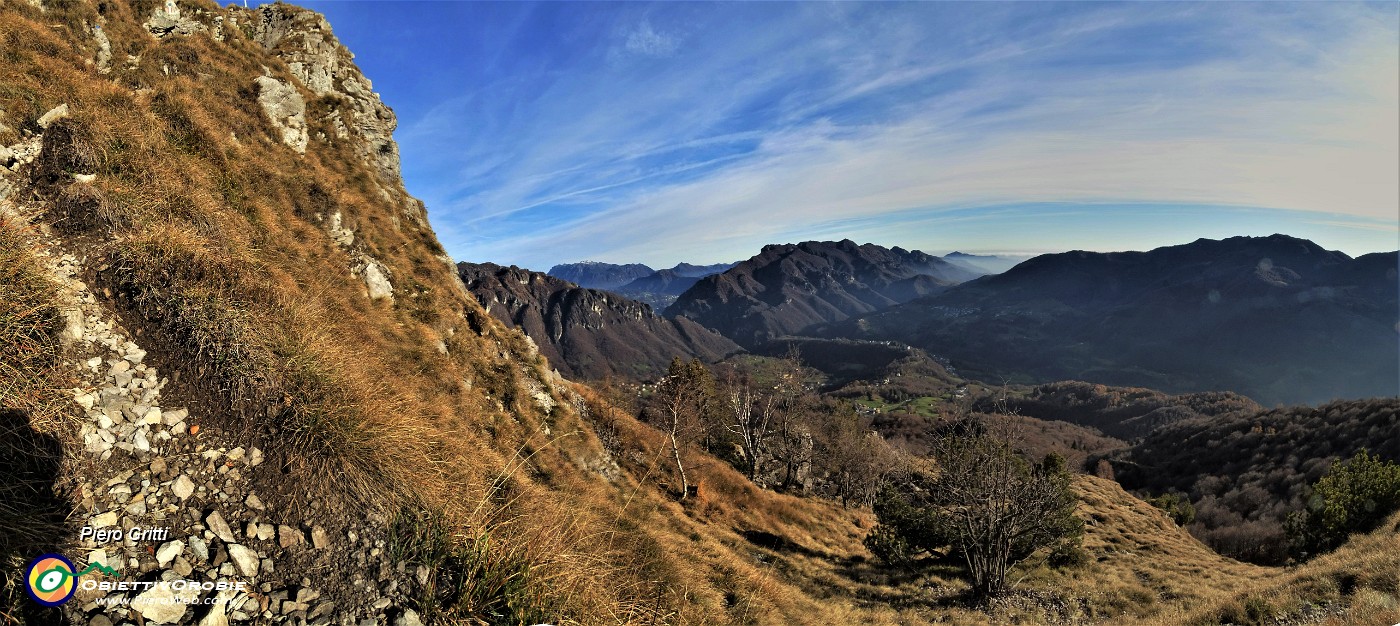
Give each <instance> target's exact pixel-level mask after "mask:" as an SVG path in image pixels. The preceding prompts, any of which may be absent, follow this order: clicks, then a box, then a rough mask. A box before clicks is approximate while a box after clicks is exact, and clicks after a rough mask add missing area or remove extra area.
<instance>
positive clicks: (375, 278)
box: [364, 262, 394, 300]
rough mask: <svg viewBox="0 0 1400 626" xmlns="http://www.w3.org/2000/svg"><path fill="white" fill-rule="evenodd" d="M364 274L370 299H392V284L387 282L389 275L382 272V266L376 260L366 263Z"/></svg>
mask: <svg viewBox="0 0 1400 626" xmlns="http://www.w3.org/2000/svg"><path fill="white" fill-rule="evenodd" d="M364 276H365V287H367V288H369V299H370V300H380V299H384V298H387V299H390V300H392V299H394V286H393V285H391V284H389V277H388V276H386V275H385V274H384V268H383V267H381V266H380V265H379V263H378V262H371V263H369V264H368V265H366V266H365V269H364Z"/></svg>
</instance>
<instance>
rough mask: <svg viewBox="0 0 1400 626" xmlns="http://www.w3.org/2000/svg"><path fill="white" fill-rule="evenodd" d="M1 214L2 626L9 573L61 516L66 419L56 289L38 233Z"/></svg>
mask: <svg viewBox="0 0 1400 626" xmlns="http://www.w3.org/2000/svg"><path fill="white" fill-rule="evenodd" d="M15 217H16V216H7V215H5V214H0V582H3V585H0V588H3V591H0V622H3V621H6V620H12V619H18V616H17V614H16V615H11V614H10V612H11V607H16V606H19V603H18V601H19V600H20V599H21V597H22V596H23V593H22V592H21V591H20V589H21V588H22V587H23V585H21V584H20V583H19V581H18V580H17V579H16V578H15V577H14V575H13V574H12V572H15V571H16V570H17V568H18V567H19V566H20V565H22V562H23V561H24V559H27V558H30V557H31V556H32V555H33V554H36V553H43V552H51V551H52V547H53V545H54V540H53V537H54V536H55V535H57V534H59V533H60V532H61V529H62V527H63V523H64V518H65V517H66V515H65V507H64V506H63V503H62V501H61V500H60V499H59V498H58V497H57V496H56V495H55V494H54V488H53V487H54V479H55V474H57V470H58V467H59V464H60V463H61V461H62V452H63V442H65V441H70V440H71V439H72V438H73V436H72V428H70V426H71V424H70V423H69V421H68V420H67V419H65V418H66V417H67V411H66V410H65V408H66V406H65V405H67V404H68V396H67V387H69V386H70V385H71V383H69V378H70V377H69V375H68V373H67V371H66V369H65V368H63V367H62V366H61V363H62V361H61V359H60V345H59V334H60V333H61V332H62V331H63V328H64V317H63V312H62V311H60V310H59V309H58V308H57V307H56V306H55V305H54V302H55V300H56V296H57V290H58V286H57V285H56V284H54V283H53V282H52V281H51V280H49V278H48V274H47V272H46V271H45V270H44V268H43V267H42V266H41V265H40V263H41V261H40V259H39V258H38V241H37V237H36V233H34V232H33V231H32V230H31V229H29V228H27V227H25V226H24V225H22V224H21V223H19V221H18V220H17V219H15Z"/></svg>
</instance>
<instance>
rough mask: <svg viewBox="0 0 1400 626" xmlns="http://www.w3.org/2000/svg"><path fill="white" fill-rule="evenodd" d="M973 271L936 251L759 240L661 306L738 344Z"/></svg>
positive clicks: (918, 292) (889, 302)
mask: <svg viewBox="0 0 1400 626" xmlns="http://www.w3.org/2000/svg"><path fill="white" fill-rule="evenodd" d="M976 276H977V274H975V273H973V272H971V271H969V270H967V269H964V268H961V267H958V266H955V265H953V264H952V263H949V262H947V261H945V260H943V259H941V258H938V257H936V256H933V255H930V254H925V253H923V252H920V251H917V250H915V251H912V252H911V251H908V250H904V249H903V248H898V247H895V248H885V247H881V246H877V245H874V244H864V245H857V244H856V243H855V242H853V241H851V240H849V239H847V240H843V241H807V242H803V243H798V244H775V245H768V246H764V247H763V250H762V251H761V252H759V254H758V255H756V256H754V257H753V258H750V259H748V260H746V261H743V262H741V263H739V264H738V265H735V266H734V267H732V268H730V269H728V270H726V271H724V272H723V273H720V274H714V275H711V276H706V277H705V278H702V279H700V280H699V281H698V282H696V284H695V285H694V286H693V287H691V288H690V289H689V290H687V291H686V292H685V293H683V294H681V296H680V297H679V298H678V299H677V300H676V302H675V304H672V305H671V307H670V308H668V309H667V310H666V311H667V314H671V315H683V316H685V317H689V318H691V319H694V320H696V321H698V322H700V323H701V324H704V325H706V326H708V327H710V328H714V329H716V330H718V331H720V332H721V333H722V334H724V335H725V336H727V337H729V338H730V339H733V340H734V341H736V342H737V343H739V344H740V345H743V346H746V347H753V346H757V345H759V344H761V343H763V342H765V341H768V340H770V339H773V338H776V337H781V336H786V335H794V334H799V333H801V332H802V331H803V330H804V329H806V328H808V327H810V326H813V325H815V324H821V323H827V322H837V321H841V320H844V319H846V318H848V317H851V316H854V315H860V314H863V313H869V312H871V311H876V310H879V309H883V308H886V307H889V306H893V305H895V304H898V303H901V302H906V301H908V300H912V299H914V298H916V297H919V296H922V295H927V294H931V293H937V292H939V291H942V290H944V289H946V288H948V287H950V286H952V285H955V284H957V283H960V282H962V281H965V280H969V279H971V278H974V277H976Z"/></svg>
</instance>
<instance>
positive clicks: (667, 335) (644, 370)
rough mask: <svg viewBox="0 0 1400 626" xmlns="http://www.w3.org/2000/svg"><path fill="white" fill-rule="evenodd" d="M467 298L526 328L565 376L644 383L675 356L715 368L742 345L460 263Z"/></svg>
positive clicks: (628, 303) (539, 280) (563, 288)
mask: <svg viewBox="0 0 1400 626" xmlns="http://www.w3.org/2000/svg"><path fill="white" fill-rule="evenodd" d="M457 270H458V274H459V276H461V278H462V282H463V283H465V284H466V286H467V291H469V292H471V294H472V295H473V296H475V297H476V299H477V300H478V301H479V302H480V303H481V305H482V306H483V307H484V308H486V310H487V311H488V312H489V313H491V315H492V316H493V317H495V318H496V319H499V320H501V321H502V322H505V323H506V324H507V325H509V326H513V327H516V328H519V329H521V330H522V331H524V332H525V334H527V335H529V336H530V338H531V339H533V340H534V341H535V343H536V344H537V345H538V346H539V349H540V352H541V353H542V354H544V356H545V357H546V358H548V359H549V362H550V363H551V364H552V365H554V366H555V367H556V368H558V369H559V371H560V372H561V373H563V374H564V375H565V376H568V377H571V378H582V379H601V378H604V377H606V376H622V377H626V378H635V379H645V378H650V377H652V376H655V375H656V374H658V373H661V372H664V371H665V370H666V366H667V365H668V364H669V363H670V360H671V358H672V357H674V356H680V357H683V358H685V359H691V358H699V359H701V360H702V361H710V362H713V361H717V360H719V359H722V358H724V357H725V356H727V355H729V354H731V353H734V352H738V351H739V350H740V348H739V346H738V345H736V344H735V343H734V342H732V341H730V340H728V339H725V338H724V337H723V336H721V335H720V334H719V333H716V332H714V331H712V330H710V329H708V328H705V327H703V326H701V325H699V324H697V323H695V322H693V321H691V320H689V319H685V318H678V319H667V318H664V317H662V316H660V315H657V314H656V313H655V312H653V311H652V309H651V307H650V306H648V305H646V304H644V303H641V302H637V301H635V300H630V299H628V298H624V297H622V296H619V295H617V294H615V293H610V292H606V291H602V290H597V289H588V288H584V287H580V286H578V285H576V284H574V283H571V282H568V281H565V280H561V279H559V278H556V277H554V276H550V275H548V274H543V273H540V272H532V271H530V270H526V269H521V268H518V267H515V266H510V267H502V266H500V265H496V264H494V263H458V264H457Z"/></svg>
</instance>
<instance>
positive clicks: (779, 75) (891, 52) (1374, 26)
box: [400, 3, 1400, 267]
mask: <svg viewBox="0 0 1400 626" xmlns="http://www.w3.org/2000/svg"><path fill="white" fill-rule="evenodd" d="M544 6H548V7H552V8H553V9H555V10H556V11H558V12H560V13H556V14H553V15H551V16H550V18H551V20H550V21H549V22H548V24H547V26H548V28H547V29H546V30H544V31H541V30H538V29H541V28H545V26H539V25H537V27H536V28H537V30H534V31H532V30H531V29H530V28H529V27H528V26H527V27H524V28H522V29H521V30H520V32H521V33H522V34H521V35H520V36H521V37H525V38H527V39H528V38H531V37H534V38H535V39H539V38H541V37H545V38H547V39H548V42H547V43H548V44H549V46H552V48H551V49H550V50H548V51H547V52H545V53H542V54H541V55H539V58H526V59H522V60H519V61H517V62H516V63H515V64H513V65H510V66H508V67H504V68H501V70H500V71H499V72H498V73H495V74H491V75H481V76H477V75H470V76H459V77H458V80H464V81H466V80H467V79H470V82H468V83H466V84H463V85H462V90H461V91H462V95H459V96H457V97H455V98H452V99H449V100H446V101H443V102H441V103H440V104H439V105H438V106H436V107H435V108H434V109H433V110H431V111H430V112H428V113H427V114H425V115H422V116H419V117H418V118H416V119H405V120H404V121H405V128H404V130H403V131H401V133H400V140H401V142H402V144H403V147H404V155H405V157H404V159H405V173H406V176H407V177H408V178H409V183H410V186H411V188H412V190H413V191H415V192H416V193H419V194H421V195H423V196H424V199H425V200H426V201H427V202H428V205H429V207H430V211H431V216H432V219H433V222H434V225H435V226H436V227H437V228H438V230H439V235H440V236H441V237H442V238H443V240H444V243H445V244H446V245H447V246H448V249H449V252H451V253H452V254H453V255H454V256H457V257H459V258H469V259H477V260H495V261H501V262H513V263H520V264H524V265H527V266H534V267H547V266H548V265H549V264H552V263H554V262H559V261H566V260H576V259H582V258H606V259H612V260H619V261H621V260H640V261H648V262H655V263H662V264H667V263H672V262H675V261H680V260H692V261H717V260H732V259H733V258H740V257H744V256H747V255H749V254H752V253H753V252H756V251H757V248H758V246H760V245H762V244H763V243H771V242H773V241H777V240H791V239H799V238H806V237H827V236H850V237H853V238H860V237H863V236H869V237H870V239H871V240H879V241H881V242H882V243H889V244H899V245H905V246H909V247H923V248H927V249H951V248H955V247H969V248H982V249H989V248H1001V249H1006V248H1041V247H1044V246H1045V245H1046V244H1045V242H1044V241H1043V238H1044V236H1045V235H1046V233H1047V232H1054V231H1056V229H1057V228H1059V227H1055V228H1050V227H1048V226H1047V224H1050V223H1051V222H1055V223H1056V224H1060V225H1061V226H1063V227H1065V228H1068V227H1069V226H1070V225H1075V226H1081V227H1082V226H1083V225H1085V224H1091V223H1092V221H1086V220H1085V219H1084V218H1083V215H1077V216H1076V215H1069V214H1068V213H1066V212H1064V211H1060V212H1054V211H1048V210H1045V207H1049V206H1061V205H1060V204H1056V203H1078V205H1079V206H1082V207H1083V211H1081V213H1084V212H1087V213H1088V214H1091V215H1093V216H1095V219H1100V220H1103V221H1105V222H1112V223H1122V224H1125V226H1124V227H1123V228H1124V230H1125V232H1123V233H1118V234H1117V235H1116V236H1115V237H1116V238H1115V239H1114V240H1112V241H1104V242H1102V244H1103V245H1104V246H1117V245H1119V244H1122V243H1123V239H1122V238H1123V237H1131V233H1129V232H1126V231H1127V230H1128V229H1129V228H1130V227H1129V226H1127V225H1130V224H1136V225H1137V226H1138V227H1140V228H1142V229H1143V230H1144V232H1143V234H1140V235H1139V236H1138V240H1139V241H1143V242H1146V241H1148V240H1149V239H1151V233H1149V232H1147V231H1150V230H1152V227H1151V225H1150V224H1151V219H1152V216H1153V215H1160V216H1162V217H1160V218H1159V219H1161V220H1172V219H1175V218H1173V217H1171V216H1170V215H1168V214H1166V213H1163V212H1162V207H1164V206H1174V207H1175V206H1185V205H1200V206H1208V207H1215V210H1216V213H1211V212H1209V211H1203V212H1193V213H1191V216H1190V217H1191V220H1194V221H1191V222H1190V223H1172V224H1171V226H1172V227H1171V228H1167V229H1162V228H1158V229H1157V230H1158V231H1171V232H1173V233H1174V234H1177V235H1179V236H1185V235H1188V234H1190V233H1192V232H1215V231H1218V230H1220V225H1222V224H1226V223H1228V224H1230V225H1231V227H1233V228H1236V229H1237V230H1248V229H1252V228H1261V229H1266V228H1267V227H1268V225H1269V223H1270V221H1271V220H1273V221H1274V222H1276V223H1278V224H1280V225H1288V226H1290V227H1297V228H1301V229H1304V230H1306V229H1307V228H1308V226H1307V225H1308V224H1312V225H1314V226H1316V227H1317V228H1322V229H1333V230H1326V231H1325V232H1327V233H1332V234H1336V233H1339V232H1342V231H1339V230H1335V229H1337V228H1343V229H1344V230H1345V232H1347V233H1353V231H1359V232H1362V233H1365V232H1370V233H1372V234H1371V235H1364V234H1362V235H1355V234H1354V233H1353V234H1352V235H1347V236H1346V237H1341V239H1345V240H1346V245H1350V246H1356V247H1365V246H1369V247H1371V248H1376V247H1382V246H1385V245H1388V244H1387V242H1388V241H1393V240H1394V238H1395V237H1394V228H1393V227H1392V226H1391V224H1393V223H1395V222H1396V221H1397V218H1396V214H1397V211H1400V178H1397V176H1400V175H1397V172H1400V121H1397V120H1398V119H1400V78H1397V76H1400V46H1397V40H1398V37H1400V35H1398V34H1397V27H1396V18H1397V16H1398V14H1397V9H1396V5H1393V4H1389V5H1341V4H1326V5H1281V6H1272V7H1260V6H1256V5H1242V4H1224V5H1222V4H1212V5H1181V4H1171V5H1158V4H1129V5H1078V4H1076V5H1045V4H1032V5H1024V4H1017V5H1006V4H985V5H982V4H971V5H968V4H926V5H847V4H839V3H838V4H835V5H826V4H823V5H817V4H798V5H791V4H778V5H772V4H765V5H728V4H720V5H716V4H703V5H695V4H675V5H659V6H652V5H630V4H616V5H589V6H593V7H595V8H596V7H597V6H603V7H606V9H607V10H606V11H604V12H603V13H602V14H589V15H588V16H583V15H581V14H580V15H574V14H572V13H569V11H570V10H571V7H573V6H574V5H544ZM572 10H574V11H577V10H578V9H577V8H576V7H574V8H573V9H572ZM537 13H538V11H537ZM560 23H567V24H572V25H573V26H572V27H571V28H567V29H563V30H560V28H559V27H558V24H560ZM531 33H533V35H532V34H531ZM680 33H684V36H683V37H682V35H681V34H680ZM682 38H683V39H684V44H685V45H683V46H682V45H680V42H681V41H682ZM619 51H623V52H625V53H626V54H619ZM1006 206H1015V207H1020V208H1018V209H1017V210H1015V211H1011V212H1010V213H1009V215H1011V216H1014V219H1013V218H1012V217H1007V216H1006V215H1008V214H1001V213H998V212H996V211H994V210H992V209H991V208H989V207H1006ZM1025 207H1039V210H1041V211H1042V212H1040V213H1036V212H1035V211H1034V210H1031V209H1027V208H1025ZM1221 207H1224V208H1221ZM1229 207H1241V208H1240V209H1239V210H1238V212H1237V214H1235V215H1234V218H1239V219H1241V220H1246V219H1247V220H1253V221H1243V222H1235V221H1234V218H1231V219H1230V220H1225V219H1217V220H1215V221H1214V222H1213V221H1212V216H1216V217H1219V216H1220V215H1222V213H1220V211H1226V210H1228V209H1229ZM1244 207H1258V208H1265V209H1274V210H1275V211H1262V212H1258V211H1255V210H1254V209H1252V208H1251V209H1248V210H1246V209H1245V208H1244ZM969 210H972V211H981V212H982V213H981V214H982V215H985V216H988V217H989V218H991V217H995V216H997V215H1002V219H1000V220H998V219H964V220H963V222H960V223H972V222H976V223H977V224H978V227H979V228H980V230H972V229H969V228H952V229H950V228H948V225H949V223H950V222H946V221H943V222H941V221H939V220H938V219H936V218H937V216H938V215H940V214H946V215H947V217H949V218H953V217H957V216H962V217H964V218H966V217H969V216H968V215H967V214H965V213H959V212H960V211H969ZM1115 212H1118V213H1115ZM1122 212H1130V213H1132V214H1123V213H1122ZM1300 212H1301V213H1300ZM1303 214H1307V215H1311V216H1312V217H1311V218H1310V219H1306V220H1305V219H1301V218H1298V217H1297V216H1298V215H1303ZM911 215H917V216H920V217H919V218H918V219H909V216H911ZM1330 218H1335V219H1330ZM1056 220H1058V221H1056ZM1322 222H1337V223H1338V224H1346V226H1345V227H1343V226H1337V225H1328V224H1322ZM1193 224H1194V225H1195V226H1196V227H1197V228H1196V229H1195V230H1191V229H1190V228H1189V227H1190V226H1192V225H1193ZM842 229H849V230H845V231H843V230H842ZM1060 230H1064V229H1063V228H1062V229H1060ZM1280 230H1282V229H1280ZM1317 232H1323V231H1317ZM949 233H956V234H957V236H958V237H962V238H964V239H971V240H967V241H951V240H949ZM1068 234H1071V235H1072V234H1073V233H1068ZM1227 234H1228V233H1227ZM1298 234H1302V235H1307V234H1308V233H1307V232H1299V233H1298ZM1038 238H1039V239H1038ZM1079 239H1080V240H1082V239H1083V238H1082V237H1081V238H1079ZM1008 242H1010V243H1008ZM1166 243H1170V242H1166ZM1325 243H1326V242H1324V244H1325ZM1067 245H1068V244H1067ZM1339 245H1340V244H1339ZM1077 247H1093V246H1083V245H1080V246H1077ZM1390 247H1394V246H1390Z"/></svg>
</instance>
